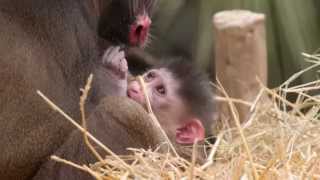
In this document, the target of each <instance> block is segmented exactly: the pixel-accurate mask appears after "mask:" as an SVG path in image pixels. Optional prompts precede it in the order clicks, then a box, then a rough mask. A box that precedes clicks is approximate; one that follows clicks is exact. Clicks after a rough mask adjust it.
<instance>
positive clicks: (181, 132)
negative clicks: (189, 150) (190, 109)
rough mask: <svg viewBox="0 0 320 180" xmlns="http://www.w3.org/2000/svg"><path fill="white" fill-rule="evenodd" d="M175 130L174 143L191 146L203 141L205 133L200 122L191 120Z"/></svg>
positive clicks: (195, 119) (194, 119)
mask: <svg viewBox="0 0 320 180" xmlns="http://www.w3.org/2000/svg"><path fill="white" fill-rule="evenodd" d="M187 122H188V123H186V124H184V125H183V126H182V127H180V128H178V129H177V130H176V142H177V143H179V144H193V143H195V141H196V140H197V141H201V140H204V137H205V131H204V127H203V125H202V123H201V121H200V120H199V119H197V118H193V119H191V120H189V121H187Z"/></svg>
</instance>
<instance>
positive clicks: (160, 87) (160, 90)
mask: <svg viewBox="0 0 320 180" xmlns="http://www.w3.org/2000/svg"><path fill="white" fill-rule="evenodd" d="M156 90H157V92H158V93H159V94H160V95H165V94H166V88H165V87H164V86H163V85H160V86H157V87H156Z"/></svg>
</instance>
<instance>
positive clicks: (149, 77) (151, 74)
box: [145, 71, 156, 81]
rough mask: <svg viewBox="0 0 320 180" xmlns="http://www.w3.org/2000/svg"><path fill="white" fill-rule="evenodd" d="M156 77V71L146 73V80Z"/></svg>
mask: <svg viewBox="0 0 320 180" xmlns="http://www.w3.org/2000/svg"><path fill="white" fill-rule="evenodd" d="M155 77H156V74H155V72H153V71H151V72H149V73H148V74H147V75H146V79H145V80H147V81H148V80H152V79H154V78H155Z"/></svg>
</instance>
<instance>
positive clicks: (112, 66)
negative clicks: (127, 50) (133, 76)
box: [102, 46, 128, 80]
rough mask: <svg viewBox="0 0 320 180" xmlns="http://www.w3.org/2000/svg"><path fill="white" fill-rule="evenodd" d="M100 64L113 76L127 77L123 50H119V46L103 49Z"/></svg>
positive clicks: (126, 64)
mask: <svg viewBox="0 0 320 180" xmlns="http://www.w3.org/2000/svg"><path fill="white" fill-rule="evenodd" d="M102 64H103V65H104V67H106V68H107V69H108V70H109V72H110V73H112V74H113V75H114V76H116V77H118V78H119V79H121V80H123V79H127V75H128V63H127V60H126V58H125V54H124V51H122V50H120V47H119V46H111V47H109V48H108V49H107V50H106V51H105V53H104V54H103V57H102Z"/></svg>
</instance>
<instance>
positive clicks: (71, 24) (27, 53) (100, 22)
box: [0, 0, 153, 180]
mask: <svg viewBox="0 0 320 180" xmlns="http://www.w3.org/2000/svg"><path fill="white" fill-rule="evenodd" d="M129 2H131V3H133V2H135V3H136V2H140V3H138V4H140V6H130V5H129V4H128V3H129ZM152 4H153V0H140V1H139V0H113V1H110V0H109V1H107V0H1V1H0V77H1V80H0V144H1V153H0V179H4V180H5V179H30V178H32V177H33V176H34V175H35V174H36V172H37V171H38V169H39V167H40V166H41V164H42V163H43V162H45V161H46V160H48V157H49V155H51V154H52V153H53V152H55V151H56V150H57V149H58V148H59V146H60V145H61V144H63V143H64V142H65V141H66V140H67V139H68V137H69V135H70V134H71V132H72V130H73V127H71V125H70V124H69V123H68V122H67V121H65V120H64V119H63V118H61V116H60V115H59V114H57V113H56V112H54V111H53V110H52V109H50V108H49V107H48V106H47V105H46V103H45V102H44V101H43V100H42V99H41V98H40V97H39V96H37V95H36V90H40V91H42V92H43V93H44V94H46V95H47V96H48V97H49V98H50V99H52V100H54V101H55V102H56V103H57V104H58V105H59V106H60V107H61V108H62V109H64V110H65V112H66V113H67V114H69V115H71V116H72V117H73V118H74V119H76V120H79V119H80V118H79V114H80V113H79V94H80V93H79V88H80V87H82V86H83V85H84V83H85V80H86V78H87V77H88V76H89V74H90V73H91V72H94V71H95V68H97V67H99V62H100V61H99V54H100V53H101V52H99V50H100V49H101V48H100V47H99V46H98V41H99V43H100V42H103V44H105V43H104V42H106V41H107V42H109V43H112V44H124V45H134V46H143V44H144V43H145V41H146V33H147V32H148V25H149V24H148V23H149V21H146V20H145V18H142V19H141V18H138V17H140V16H138V15H137V14H134V13H135V12H138V13H141V12H145V11H142V10H148V9H151V8H149V6H150V7H151V6H152ZM143 5H145V6H146V7H143ZM131 7H139V8H136V9H139V11H136V10H135V9H131ZM141 7H142V9H141ZM147 7H148V8H147ZM107 11H108V12H115V13H117V15H115V16H113V15H111V14H110V13H108V12H107ZM128 12H129V14H128ZM131 13H133V14H131ZM147 15H148V14H147ZM108 16H110V17H124V18H123V19H126V20H125V21H120V22H118V21H117V19H113V18H109V17H108ZM123 23H129V24H123ZM110 25H111V27H113V28H114V29H108V27H109V26H110ZM113 30H117V32H121V34H117V33H115V34H112V32H113ZM98 32H99V35H100V37H99V35H98ZM109 33H110V34H111V36H108V34H109ZM105 81H106V82H101V83H105V84H108V78H105ZM93 88H95V87H93ZM98 90H99V89H98ZM98 90H97V91H98ZM110 93H112V92H110ZM101 98H102V97H101ZM105 101H106V100H102V102H101V103H102V104H103V103H107V104H108V102H105ZM123 101H125V100H123ZM91 102H92V101H91V100H90V99H89V100H88V107H91V108H92V109H88V111H90V112H91V111H93V112H96V111H100V110H101V111H103V110H104V109H103V108H98V109H94V108H93V107H94V106H93V105H92V103H91ZM115 111H116V110H115ZM101 113H102V112H101ZM93 119H94V118H93ZM100 120H101V119H100ZM108 120H109V121H111V120H112V116H111V117H110V119H106V120H105V121H106V122H107V121H108ZM92 121H95V120H92ZM124 121H125V120H124ZM99 128H100V127H99V126H98V128H97V129H96V131H97V132H103V131H106V130H105V129H103V128H102V127H101V128H100V129H99ZM123 128H125V127H123ZM109 131H110V130H109ZM137 141H138V140H137ZM137 141H136V142H137ZM115 143H116V142H115ZM137 144H138V143H137ZM111 146H112V145H111Z"/></svg>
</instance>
